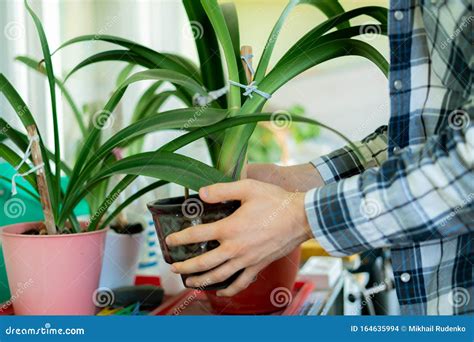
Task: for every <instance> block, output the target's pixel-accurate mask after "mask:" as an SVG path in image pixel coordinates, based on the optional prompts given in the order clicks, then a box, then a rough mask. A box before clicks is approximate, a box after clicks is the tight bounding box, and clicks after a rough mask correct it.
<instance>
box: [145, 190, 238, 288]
mask: <svg viewBox="0 0 474 342" xmlns="http://www.w3.org/2000/svg"><path fill="white" fill-rule="evenodd" d="M239 206H240V202H236V201H233V202H225V203H217V204H208V203H204V202H202V201H201V200H200V199H199V197H198V196H197V195H192V196H190V197H189V198H188V199H186V200H185V198H184V197H174V198H168V199H164V200H158V201H155V202H152V203H149V204H148V209H149V210H150V212H151V213H152V215H153V221H154V222H155V227H156V232H157V235H158V240H159V242H160V247H161V250H162V252H163V257H164V259H165V261H166V262H167V263H169V264H172V263H174V262H178V261H184V260H187V259H190V258H193V257H196V256H198V255H201V254H204V253H206V252H208V251H210V250H212V249H214V248H216V247H218V246H219V242H217V241H208V242H203V243H197V244H191V245H185V246H178V247H172V248H169V247H168V245H167V244H166V241H165V239H166V237H167V236H168V235H170V234H172V233H175V232H178V231H181V230H183V229H186V228H188V227H191V226H195V225H198V224H202V223H210V222H216V221H218V220H221V219H223V218H225V217H227V216H229V215H231V214H232V213H233V212H234V211H235V210H237V209H238V208H239ZM240 273H241V271H239V272H237V273H235V274H234V275H232V276H231V277H230V278H229V279H227V280H225V281H223V282H220V283H217V284H212V285H209V286H206V287H201V288H200V290H217V289H223V288H226V287H227V286H229V285H230V284H231V283H232V282H233V281H234V280H235V279H236V278H237V277H238V276H239V274H240ZM192 275H198V274H191V275H184V274H183V275H182V276H181V278H182V280H183V284H184V285H185V286H186V279H187V277H189V276H192Z"/></svg>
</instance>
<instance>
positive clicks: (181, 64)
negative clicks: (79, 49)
mask: <svg viewBox="0 0 474 342" xmlns="http://www.w3.org/2000/svg"><path fill="white" fill-rule="evenodd" d="M86 41H93V42H94V41H103V42H107V43H112V44H115V45H119V46H122V47H124V48H127V49H129V50H130V51H131V52H133V53H135V54H136V55H138V56H139V57H141V61H144V60H148V61H150V62H151V63H153V65H154V66H155V68H163V69H169V70H173V71H175V72H179V73H181V74H184V75H189V76H190V77H191V78H193V79H194V80H195V81H197V82H200V81H201V77H200V74H199V72H197V70H193V69H190V63H189V61H188V60H186V59H185V58H183V57H181V56H178V55H172V54H169V53H168V54H163V53H159V52H157V51H154V50H152V49H150V48H147V47H145V46H143V45H140V44H137V43H136V42H133V41H130V40H128V39H124V38H120V37H116V36H110V35H84V36H79V37H76V38H73V39H70V40H68V41H67V42H65V43H63V44H62V45H61V46H60V47H59V48H57V49H56V50H55V51H54V53H53V54H55V53H56V52H58V51H59V50H61V49H63V48H65V47H66V46H69V45H72V44H76V43H80V42H86ZM124 56H125V58H127V56H126V55H125V54H124ZM127 62H130V61H129V60H127Z"/></svg>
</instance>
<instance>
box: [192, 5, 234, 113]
mask: <svg viewBox="0 0 474 342" xmlns="http://www.w3.org/2000/svg"><path fill="white" fill-rule="evenodd" d="M183 5H184V8H185V9H186V13H187V15H188V18H189V23H190V25H191V29H192V31H193V36H194V38H195V39H194V41H195V43H196V49H197V52H198V56H199V63H200V69H201V74H202V80H203V84H204V86H205V87H206V89H208V90H216V89H220V88H222V87H224V85H225V78H224V71H223V70H224V69H223V66H222V61H221V53H220V49H219V44H218V42H217V37H216V34H215V32H214V30H213V28H212V24H211V22H210V20H209V18H208V17H207V15H206V12H205V11H204V8H203V7H202V5H201V2H200V1H197V0H183ZM217 101H218V103H219V104H220V106H221V107H222V108H226V107H227V104H226V102H227V101H226V99H225V98H224V97H221V98H220V99H218V100H217Z"/></svg>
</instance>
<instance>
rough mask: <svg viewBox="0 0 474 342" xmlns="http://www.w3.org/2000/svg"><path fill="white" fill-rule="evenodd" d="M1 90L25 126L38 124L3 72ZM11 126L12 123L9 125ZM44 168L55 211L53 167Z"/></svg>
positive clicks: (45, 151)
mask: <svg viewBox="0 0 474 342" xmlns="http://www.w3.org/2000/svg"><path fill="white" fill-rule="evenodd" d="M0 92H1V93H2V94H3V95H4V96H5V98H6V99H7V101H8V103H10V105H11V107H12V108H13V110H14V111H15V113H16V115H17V117H18V118H19V119H20V121H21V123H22V124H23V126H24V127H25V129H26V127H28V126H31V125H35V126H37V125H36V122H35V119H34V118H33V115H31V111H30V109H29V108H28V106H27V105H26V103H25V101H23V99H22V98H21V96H20V94H18V92H17V91H16V89H15V88H14V87H13V85H12V84H11V83H10V82H9V81H8V80H7V79H6V78H5V76H4V75H3V74H1V73H0ZM8 126H9V127H10V125H8ZM38 136H39V138H40V148H41V154H42V156H43V160H48V159H49V158H48V153H47V150H46V148H45V146H44V143H43V139H42V137H41V133H40V132H39V131H38ZM44 169H45V177H46V180H47V183H48V184H47V185H48V189H49V193H50V196H51V198H52V201H51V202H52V203H51V205H52V206H53V211H54V212H56V201H55V200H54V199H55V198H57V196H58V194H57V192H56V191H57V189H56V188H55V187H54V186H53V184H54V183H53V181H52V177H53V176H52V172H51V167H50V165H49V163H45V164H44Z"/></svg>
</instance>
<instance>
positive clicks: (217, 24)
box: [201, 0, 240, 114]
mask: <svg viewBox="0 0 474 342" xmlns="http://www.w3.org/2000/svg"><path fill="white" fill-rule="evenodd" d="M201 5H202V6H203V8H204V10H205V11H206V13H207V17H208V18H209V20H210V21H211V24H212V27H213V28H214V32H215V33H216V36H217V39H218V40H219V43H220V44H221V46H222V50H223V51H224V57H225V60H226V64H227V72H228V74H229V79H230V80H233V81H237V80H239V68H238V65H237V61H236V59H235V52H234V46H233V44H232V38H231V36H230V32H229V29H228V28H227V24H226V21H225V18H224V14H223V13H222V10H221V8H220V7H219V4H218V3H217V0H201ZM228 102H229V105H228V107H229V109H230V112H231V114H232V113H235V112H237V110H238V109H239V108H240V88H238V87H231V88H230V90H229V93H228Z"/></svg>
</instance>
